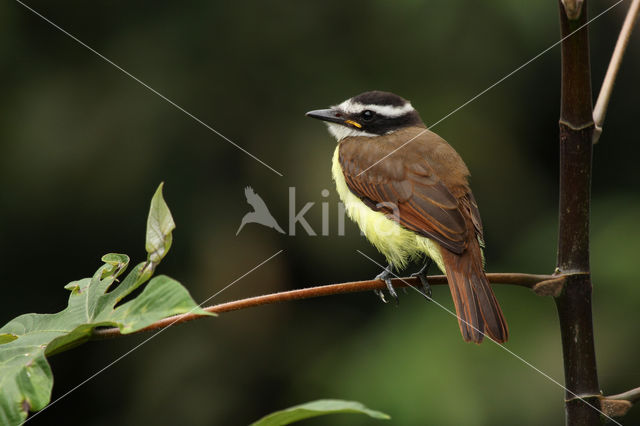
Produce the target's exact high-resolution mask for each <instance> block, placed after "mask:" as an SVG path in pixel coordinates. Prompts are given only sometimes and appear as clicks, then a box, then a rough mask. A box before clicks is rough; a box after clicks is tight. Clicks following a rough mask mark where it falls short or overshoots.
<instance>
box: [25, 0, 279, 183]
mask: <svg viewBox="0 0 640 426" xmlns="http://www.w3.org/2000/svg"><path fill="white" fill-rule="evenodd" d="M16 2H18V3H19V4H21V5H22V6H24V7H25V8H26V9H28V10H29V11H31V12H32V13H33V14H34V15H36V16H39V17H40V18H41V19H43V20H44V21H46V22H47V23H49V24H50V25H51V26H53V27H54V28H56V29H57V30H59V31H60V32H62V33H63V34H65V35H66V36H68V37H70V38H71V39H72V40H74V41H75V42H76V43H78V44H80V45H81V46H83V47H85V48H86V49H88V50H89V51H91V52H92V53H93V54H95V55H97V56H98V57H100V58H101V59H102V60H104V61H105V62H107V63H109V64H110V65H112V66H113V67H114V68H116V69H118V70H119V71H121V72H122V73H124V74H125V75H126V76H128V77H130V78H131V79H133V80H135V81H136V82H137V83H139V84H140V85H141V86H143V87H144V88H146V89H148V90H149V91H151V92H152V93H154V94H155V95H157V96H159V97H160V98H162V99H163V100H165V101H166V102H168V103H169V104H171V105H172V106H173V107H175V108H176V109H178V110H179V111H181V112H183V113H184V114H186V115H187V116H189V117H191V118H192V119H193V120H195V121H197V122H198V123H200V124H201V125H203V126H204V127H206V128H207V129H209V130H211V131H212V132H213V133H215V134H216V135H218V136H220V137H221V138H222V139H224V140H225V141H227V142H229V143H230V144H231V145H233V146H235V147H236V148H238V149H239V150H240V151H242V152H244V153H245V154H247V155H248V156H249V157H251V158H253V159H254V160H256V161H257V162H258V163H260V164H262V165H263V166H265V167H266V168H268V169H269V170H271V171H272V172H274V173H275V174H277V175H278V176H280V177H282V176H283V174H282V173H280V172H279V171H277V170H276V169H274V168H273V167H271V166H270V165H268V164H267V163H265V162H264V161H262V160H261V159H259V158H258V157H256V156H255V155H253V154H252V153H250V152H249V151H247V150H246V149H244V148H243V147H241V146H240V145H238V144H237V143H235V142H234V141H232V140H231V139H229V138H228V137H226V136H225V135H223V134H222V133H220V132H219V131H217V130H216V129H214V128H213V127H211V126H210V125H208V124H207V123H205V122H204V121H202V120H200V119H199V118H198V117H196V116H195V115H193V114H191V113H190V112H189V111H187V110H186V109H184V108H182V107H181V106H180V105H178V104H177V103H175V102H174V101H172V100H171V99H169V98H167V97H166V96H165V95H163V94H162V93H160V92H158V91H157V90H156V89H154V88H153V87H151V86H149V85H148V84H147V83H145V82H144V81H142V80H140V79H139V78H138V77H136V76H135V75H133V74H131V73H130V72H129V71H127V70H125V69H124V68H122V67H121V66H119V65H118V64H116V63H115V62H113V61H112V60H111V59H109V58H107V57H106V56H104V55H103V54H101V53H100V52H98V51H97V50H95V49H94V48H92V47H91V46H89V45H88V44H86V43H85V42H83V41H82V40H80V39H79V38H78V37H76V36H74V35H73V34H71V33H69V32H68V31H66V30H65V29H64V28H62V27H60V26H59V25H57V24H56V23H55V22H53V21H51V20H50V19H49V18H47V17H46V16H44V15H42V14H41V13H39V12H38V11H37V10H35V9H33V8H32V7H31V6H29V5H26V4H24V3H23V2H22V1H20V0H16Z"/></svg>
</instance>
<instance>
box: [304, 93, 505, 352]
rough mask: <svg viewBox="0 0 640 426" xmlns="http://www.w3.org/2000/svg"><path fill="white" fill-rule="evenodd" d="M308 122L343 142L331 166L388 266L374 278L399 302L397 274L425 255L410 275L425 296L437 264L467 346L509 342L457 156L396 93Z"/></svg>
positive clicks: (357, 101) (356, 101) (351, 211)
mask: <svg viewBox="0 0 640 426" xmlns="http://www.w3.org/2000/svg"><path fill="white" fill-rule="evenodd" d="M307 116H309V117H312V118H317V119H320V120H324V121H326V122H327V125H328V127H329V132H330V133H331V134H332V135H333V136H334V137H335V138H336V139H337V140H338V146H337V148H336V150H335V153H334V155H333V164H332V174H333V179H334V180H335V182H336V187H337V190H338V194H339V196H340V199H341V200H342V202H343V203H344V205H345V209H346V211H347V214H348V215H349V217H350V218H351V219H353V220H354V221H355V222H356V223H357V224H358V226H359V227H360V229H361V230H362V232H363V233H364V235H365V236H366V237H367V239H368V240H369V241H370V242H371V243H372V244H373V245H374V246H375V247H376V248H377V249H378V250H379V251H380V252H381V253H382V254H383V255H384V256H385V257H386V259H387V262H388V264H389V266H387V268H386V269H385V270H384V272H383V273H382V274H380V275H378V277H377V278H379V279H381V280H383V281H384V282H385V283H386V284H387V288H388V291H389V293H390V294H391V296H393V297H394V298H396V299H397V294H396V293H395V291H394V289H393V285H392V283H391V275H392V271H393V268H394V267H395V268H398V269H404V268H406V266H407V265H408V263H409V262H410V261H412V260H418V259H420V258H421V257H423V256H425V255H426V257H427V262H426V263H425V267H423V268H422V269H421V270H420V271H419V272H417V273H416V274H413V275H414V276H418V277H419V278H420V281H421V282H422V284H423V286H424V288H425V292H426V293H427V295H429V294H430V292H429V286H428V282H427V278H426V270H427V268H428V266H429V264H430V261H431V259H432V260H433V261H435V263H436V264H437V265H438V267H439V268H440V269H441V270H442V271H443V272H444V273H445V274H446V275H447V280H448V282H449V288H450V290H451V295H452V297H453V301H454V305H455V308H456V312H457V315H458V322H459V324H460V331H461V332H462V337H463V338H464V340H465V341H472V342H475V343H480V342H481V341H482V338H483V337H484V333H486V334H487V335H489V336H490V337H491V338H492V339H493V340H495V341H496V342H500V343H502V342H505V341H506V340H507V338H508V331H507V323H506V321H505V319H504V316H503V315H502V310H501V309H500V305H499V304H498V301H497V300H496V297H495V295H494V294H493V290H492V289H491V286H490V285H489V281H488V280H487V277H486V275H485V273H484V256H483V252H482V248H483V247H484V243H483V236H482V222H481V221H480V212H479V211H478V205H477V204H476V200H475V199H474V197H473V194H472V193H471V188H470V187H469V183H468V177H469V170H468V169H467V166H466V165H465V164H464V162H463V161H462V158H460V156H459V155H458V153H457V152H456V151H455V150H454V149H453V148H452V147H451V146H450V145H449V144H448V143H447V142H446V141H445V140H444V139H442V138H441V137H439V136H438V135H436V134H435V133H433V132H431V131H429V130H427V128H426V126H425V125H424V123H423V122H422V119H421V118H420V115H419V114H418V112H417V111H416V110H415V109H414V108H413V107H412V106H411V103H410V102H409V101H407V100H405V99H404V98H402V97H400V96H398V95H394V94H393V93H388V92H381V91H372V92H365V93H362V94H360V95H358V96H355V97H353V98H350V99H347V100H346V101H344V102H342V103H341V104H339V105H336V106H333V107H331V108H329V109H321V110H315V111H310V112H308V113H307ZM382 297H383V296H382Z"/></svg>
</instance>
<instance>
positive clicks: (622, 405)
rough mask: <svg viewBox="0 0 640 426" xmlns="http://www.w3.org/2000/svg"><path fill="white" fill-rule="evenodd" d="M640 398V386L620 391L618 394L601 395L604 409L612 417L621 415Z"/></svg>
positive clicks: (601, 403)
mask: <svg viewBox="0 0 640 426" xmlns="http://www.w3.org/2000/svg"><path fill="white" fill-rule="evenodd" d="M638 400H640V388H635V389H631V390H630V391H627V392H624V393H619V394H618V395H611V396H603V397H600V405H601V407H602V411H604V412H605V414H606V415H607V416H610V417H621V416H624V415H625V414H627V411H629V410H630V409H631V407H633V403H634V402H636V401H638Z"/></svg>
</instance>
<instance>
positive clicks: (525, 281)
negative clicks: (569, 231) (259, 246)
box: [92, 273, 564, 340]
mask: <svg viewBox="0 0 640 426" xmlns="http://www.w3.org/2000/svg"><path fill="white" fill-rule="evenodd" d="M487 278H489V281H490V282H491V283H493V284H511V285H516V286H520V287H526V288H530V289H533V290H534V291H536V290H535V289H536V287H537V286H539V285H542V284H544V283H549V282H550V283H552V285H553V283H554V282H557V281H558V280H560V281H562V280H561V278H564V277H558V276H552V275H535V274H520V273H493V274H487ZM392 282H393V285H394V287H397V288H401V287H406V286H407V285H413V286H419V285H420V282H419V280H418V279H417V278H415V277H413V278H396V279H394V280H392ZM446 283H447V278H446V277H445V276H444V275H432V276H430V277H429V284H431V285H442V284H446ZM543 287H545V286H543ZM385 289H386V285H385V284H384V282H382V281H380V280H369V281H353V282H347V283H340V284H329V285H323V286H317V287H308V288H303V289H299V290H291V291H283V292H279V293H272V294H266V295H264V296H256V297H249V298H247V299H241V300H235V301H233V302H226V303H220V304H218V305H213V306H208V307H206V308H204V310H205V311H207V312H211V313H216V314H221V313H224V312H230V311H237V310H240V309H246V308H252V307H255V306H262V305H270V304H274V303H281V302H287V301H290V300H301V299H311V298H314V297H322V296H333V295H337V294H345V293H356V292H361V291H370V290H385ZM202 316H203V315H198V314H193V313H186V314H181V315H175V316H172V317H168V318H164V319H162V320H160V321H157V322H155V323H153V324H151V325H150V326H148V327H146V328H143V329H142V330H139V331H137V332H136V333H138V332H142V331H151V330H157V329H160V328H165V327H168V326H171V325H174V324H179V323H183V322H187V321H192V320H194V319H197V318H200V317H202ZM120 335H121V333H120V330H119V329H117V328H103V329H96V330H94V331H93V337H92V338H93V339H94V340H95V339H104V338H109V337H117V336H120Z"/></svg>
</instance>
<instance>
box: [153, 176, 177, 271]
mask: <svg viewBox="0 0 640 426" xmlns="http://www.w3.org/2000/svg"><path fill="white" fill-rule="evenodd" d="M163 186H164V183H161V184H160V186H158V189H157V190H156V193H155V194H154V195H153V198H152V199H151V208H150V209H149V218H148V219H147V244H146V249H147V253H149V257H148V259H149V261H150V262H151V263H152V264H158V263H159V262H160V261H161V260H162V258H163V257H164V256H165V255H166V254H167V252H168V251H169V248H170V247H171V241H172V236H171V231H173V230H174V229H175V228H176V224H175V222H174V221H173V217H172V216H171V212H170V211H169V207H168V206H167V203H165V201H164V198H163V197H162V187H163Z"/></svg>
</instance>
